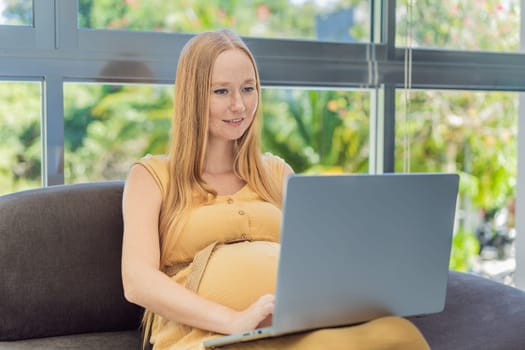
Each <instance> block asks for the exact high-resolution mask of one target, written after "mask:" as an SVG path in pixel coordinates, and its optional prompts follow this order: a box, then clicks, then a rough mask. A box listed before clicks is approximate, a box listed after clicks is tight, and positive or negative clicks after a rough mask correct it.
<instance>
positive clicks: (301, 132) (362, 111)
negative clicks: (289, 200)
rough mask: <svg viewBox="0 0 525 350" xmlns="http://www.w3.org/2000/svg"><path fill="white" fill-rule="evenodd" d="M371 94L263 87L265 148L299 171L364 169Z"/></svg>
mask: <svg viewBox="0 0 525 350" xmlns="http://www.w3.org/2000/svg"><path fill="white" fill-rule="evenodd" d="M369 110H370V94H369V93H368V92H366V91H344V90H335V91H334V90H302V89H273V88H272V89H270V88H265V89H264V91H263V116H264V117H263V148H264V149H265V151H270V152H272V153H274V154H277V155H279V156H281V157H283V158H284V159H285V160H286V161H287V162H288V163H289V164H290V166H291V167H292V168H293V169H294V171H295V172H297V173H304V172H314V173H341V172H349V173H367V172H368V158H369V147H368V145H369V118H368V115H369Z"/></svg>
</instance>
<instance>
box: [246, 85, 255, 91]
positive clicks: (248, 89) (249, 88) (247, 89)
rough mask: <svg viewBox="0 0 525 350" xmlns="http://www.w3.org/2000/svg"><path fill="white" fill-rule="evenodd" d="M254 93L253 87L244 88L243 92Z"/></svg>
mask: <svg viewBox="0 0 525 350" xmlns="http://www.w3.org/2000/svg"><path fill="white" fill-rule="evenodd" d="M253 91H255V88H254V87H253V86H247V87H245V88H244V92H253Z"/></svg>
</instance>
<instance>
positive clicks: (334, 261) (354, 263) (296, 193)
mask: <svg viewBox="0 0 525 350" xmlns="http://www.w3.org/2000/svg"><path fill="white" fill-rule="evenodd" d="M458 181H459V177H458V175H457V174H442V173H439V174H428V173H427V174H382V175H334V176H332V175H330V176H320V175H292V176H290V177H289V178H288V182H287V186H286V191H285V192H286V193H285V200H284V205H283V219H282V223H281V251H280V258H279V264H278V273H277V285H276V291H275V308H274V314H273V320H272V325H271V326H270V327H265V328H260V329H256V330H253V331H250V332H246V333H242V334H234V335H228V336H223V337H219V338H215V339H210V340H207V341H205V342H204V345H205V347H206V348H210V349H213V348H214V347H219V346H222V345H227V344H232V343H238V342H242V341H249V340H255V339H260V338H265V337H273V336H279V335H283V334H289V333H295V332H301V331H306V330H312V329H317V328H326V327H334V326H343V325H351V324H356V323H361V322H364V321H368V320H371V319H375V318H378V317H382V316H387V315H397V316H413V315H421V314H430V313H435V312H440V311H442V310H443V308H444V305H445V297H446V288H447V278H448V266H449V259H450V249H451V242H452V234H453V227H454V216H455V212H456V199H457V194H458Z"/></svg>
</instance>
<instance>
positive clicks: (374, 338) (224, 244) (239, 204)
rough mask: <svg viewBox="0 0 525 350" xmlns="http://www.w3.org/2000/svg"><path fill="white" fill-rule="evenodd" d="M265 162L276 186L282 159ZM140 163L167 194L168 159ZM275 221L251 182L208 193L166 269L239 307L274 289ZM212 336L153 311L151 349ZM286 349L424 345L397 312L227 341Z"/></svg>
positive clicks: (170, 349) (191, 344)
mask: <svg viewBox="0 0 525 350" xmlns="http://www.w3.org/2000/svg"><path fill="white" fill-rule="evenodd" d="M263 161H264V164H265V166H266V167H267V170H268V172H269V174H270V176H271V178H272V180H273V181H276V183H278V184H279V188H280V186H281V184H282V181H283V179H282V174H283V166H284V162H283V160H282V159H280V158H278V157H276V156H272V155H270V154H265V155H264V156H263ZM138 163H139V164H141V165H143V166H144V167H145V168H146V169H147V170H148V171H149V172H150V174H151V175H152V176H153V178H154V179H155V181H156V182H157V185H158V186H159V188H160V190H161V193H162V196H163V198H164V197H165V195H166V188H167V186H166V184H167V182H168V180H169V179H168V160H167V158H166V157H165V156H146V157H145V158H143V159H141V160H140V161H139V162H138ZM280 220H281V210H280V208H279V207H277V206H275V205H273V204H271V203H268V202H265V201H263V200H262V199H261V198H260V197H259V196H258V195H257V194H256V193H255V192H254V191H253V190H251V189H250V188H249V186H244V187H243V188H242V189H240V190H239V191H238V192H236V193H234V194H232V195H224V196H217V197H215V198H213V197H211V196H210V197H209V198H208V201H207V202H205V203H201V204H199V205H196V206H195V207H193V208H192V210H191V213H190V216H189V220H188V222H187V224H186V225H185V228H184V231H183V232H182V233H181V234H180V236H179V238H178V239H177V249H175V251H174V252H173V254H172V255H171V256H170V258H169V260H170V265H172V266H173V267H174V269H173V271H174V272H173V273H169V275H170V276H172V278H173V279H174V280H175V281H177V282H178V283H180V284H182V285H184V286H186V288H188V289H190V290H193V291H194V292H196V293H197V294H199V295H201V296H203V297H205V298H207V299H210V300H213V301H215V302H218V303H221V304H223V305H226V306H229V307H231V308H233V309H236V310H243V309H245V308H246V307H248V306H249V305H251V304H252V303H253V302H254V301H255V300H256V299H257V298H258V297H260V296H261V295H263V294H267V293H274V290H275V282H276V273H277V259H278V256H279V243H278V242H279V229H280ZM181 266H182V268H181ZM217 336H220V335H219V334H216V333H213V332H209V331H205V330H201V329H198V328H192V327H189V326H185V325H182V324H178V323H175V322H172V321H169V320H166V319H164V318H162V317H161V316H158V315H154V319H153V324H152V327H151V336H150V342H151V343H152V344H153V350H182V349H184V350H190V349H191V350H197V349H198V350H203V349H204V347H203V345H202V341H203V340H205V339H208V338H213V337H217ZM283 348H286V349H360V350H372V349H374V350H376V349H377V350H379V349H403V350H411V349H414V350H416V349H417V350H420V349H429V347H428V345H427V343H426V341H425V339H424V338H423V336H422V335H421V333H419V331H418V330H417V328H416V327H415V326H414V325H412V323H410V322H409V321H407V320H405V319H403V318H399V317H385V318H380V319H377V320H374V321H371V322H368V323H365V324H362V325H358V326H350V327H339V328H330V329H323V330H317V331H310V332H305V333H300V334H294V335H288V336H282V337H279V338H274V339H265V340H258V341H253V342H248V343H242V344H238V345H230V346H227V347H225V349H283Z"/></svg>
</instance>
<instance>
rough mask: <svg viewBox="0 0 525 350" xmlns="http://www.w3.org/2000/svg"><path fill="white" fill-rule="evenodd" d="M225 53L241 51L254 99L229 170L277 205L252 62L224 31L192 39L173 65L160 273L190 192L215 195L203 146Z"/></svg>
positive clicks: (147, 321) (186, 210)
mask: <svg viewBox="0 0 525 350" xmlns="http://www.w3.org/2000/svg"><path fill="white" fill-rule="evenodd" d="M231 49H240V50H242V51H243V52H244V53H245V54H246V55H247V56H248V57H249V59H250V60H251V62H252V65H253V69H254V71H255V77H256V89H257V92H258V99H259V101H258V102H259V103H258V104H257V109H256V111H255V116H254V120H253V122H252V123H251V125H250V126H249V127H248V129H247V130H246V132H245V133H244V134H243V135H242V136H241V137H240V138H239V139H238V140H236V147H235V151H236V154H235V159H234V164H233V169H234V172H235V174H236V175H237V176H239V177H240V178H242V179H243V180H244V181H246V183H247V184H248V186H249V187H250V188H251V189H253V190H254V191H255V192H256V193H257V194H258V195H259V196H260V197H261V198H262V199H264V200H265V201H268V202H271V203H274V204H275V205H277V206H279V207H280V206H281V196H280V191H279V187H278V186H280V184H275V183H273V182H272V181H271V179H270V177H269V176H268V175H269V174H268V172H267V170H266V168H265V166H264V164H263V161H262V158H261V150H260V135H259V134H260V116H259V115H260V106H261V85H260V79H259V73H258V70H257V65H256V63H255V59H254V57H253V55H252V53H251V52H250V50H249V49H248V47H247V46H246V44H245V43H244V42H243V41H242V39H241V38H240V37H239V36H238V35H236V34H235V33H234V32H232V31H230V30H227V29H222V30H217V31H212V32H205V33H201V34H198V35H196V36H194V37H193V38H192V39H190V40H189V41H188V42H187V43H186V45H185V46H184V48H183V49H182V51H181V53H180V57H179V62H178V66H177V75H176V81H175V97H174V111H173V119H172V133H171V140H170V148H169V157H168V158H169V179H170V181H169V183H168V186H167V195H166V199H165V202H164V203H163V204H162V207H161V212H160V217H159V234H160V251H161V252H160V253H161V254H160V268H161V269H165V268H166V266H167V265H168V264H169V261H168V259H169V256H170V252H171V251H172V250H173V249H174V247H175V245H176V241H177V238H178V237H179V235H180V232H181V231H182V229H183V226H184V224H185V222H186V220H187V216H188V213H189V210H190V209H191V206H192V204H193V201H194V200H196V198H195V191H196V192H197V196H198V197H200V198H207V197H208V196H209V195H211V196H216V195H217V193H216V192H215V191H214V190H213V189H212V188H211V187H209V186H208V185H207V184H206V182H205V181H204V180H203V178H202V173H203V170H204V157H205V155H206V146H207V143H208V118H209V96H210V94H211V74H212V70H213V65H214V63H215V60H216V59H217V57H218V56H219V55H220V54H221V53H222V52H224V51H227V50H231ZM197 200H199V199H197ZM152 320H153V315H152V314H151V313H150V312H147V313H146V315H145V319H144V321H145V326H146V327H145V336H144V341H146V339H147V336H148V333H149V325H150V323H151V322H152Z"/></svg>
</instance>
